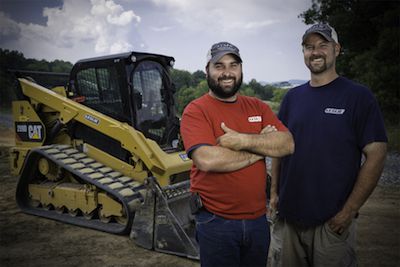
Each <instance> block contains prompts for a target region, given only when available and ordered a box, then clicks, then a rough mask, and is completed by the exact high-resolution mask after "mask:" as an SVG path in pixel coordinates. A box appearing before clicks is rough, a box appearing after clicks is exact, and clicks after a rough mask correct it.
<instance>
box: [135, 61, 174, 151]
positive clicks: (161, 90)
mask: <svg viewBox="0 0 400 267" xmlns="http://www.w3.org/2000/svg"><path fill="white" fill-rule="evenodd" d="M164 72H165V70H164V69H163V67H162V66H161V65H160V64H159V63H157V62H154V61H143V62H141V63H139V65H138V66H137V67H136V68H135V71H134V72H133V79H132V81H133V91H134V92H133V95H134V101H135V104H136V105H135V107H136V119H137V124H136V127H137V128H138V130H140V131H142V132H143V134H144V135H145V136H146V137H147V138H151V139H153V140H154V141H156V142H157V143H159V144H160V145H163V144H161V142H162V140H163V137H164V134H165V129H166V126H167V116H168V109H167V106H166V104H165V102H164V96H165V95H166V94H165V93H166V88H165V84H164V82H165V77H164V75H165V73H164Z"/></svg>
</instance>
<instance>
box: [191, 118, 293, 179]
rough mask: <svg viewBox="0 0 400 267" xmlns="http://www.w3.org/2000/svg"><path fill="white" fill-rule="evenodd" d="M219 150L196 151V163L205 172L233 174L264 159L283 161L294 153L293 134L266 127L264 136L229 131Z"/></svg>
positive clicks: (223, 125)
mask: <svg viewBox="0 0 400 267" xmlns="http://www.w3.org/2000/svg"><path fill="white" fill-rule="evenodd" d="M221 128H222V129H223V130H224V132H225V134H224V135H222V136H220V137H219V138H218V140H217V141H218V142H217V143H218V145H216V146H201V147H199V148H197V149H196V150H194V151H193V153H192V160H193V162H194V163H195V164H196V166H197V168H198V169H199V170H201V171H213V172H230V171H236V170H239V169H241V168H244V167H247V166H250V165H252V164H253V163H255V162H256V161H258V160H261V159H264V157H266V156H269V157H283V156H285V155H288V154H292V153H293V152H294V141H293V137H292V135H291V133H290V132H281V131H276V129H275V127H274V126H270V125H268V126H266V127H265V128H264V129H263V130H262V131H261V132H260V134H244V133H239V132H236V131H234V130H232V129H230V128H228V127H227V126H226V125H225V124H224V123H222V124H221Z"/></svg>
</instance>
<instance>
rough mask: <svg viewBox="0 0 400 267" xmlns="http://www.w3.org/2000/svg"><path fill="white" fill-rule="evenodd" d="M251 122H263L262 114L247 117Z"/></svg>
mask: <svg viewBox="0 0 400 267" xmlns="http://www.w3.org/2000/svg"><path fill="white" fill-rule="evenodd" d="M247 119H248V121H249V122H262V117H261V116H252V117H248V118H247Z"/></svg>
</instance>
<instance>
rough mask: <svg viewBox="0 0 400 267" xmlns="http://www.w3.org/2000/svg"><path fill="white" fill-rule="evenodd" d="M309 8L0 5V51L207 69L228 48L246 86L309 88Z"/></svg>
mask: <svg viewBox="0 0 400 267" xmlns="http://www.w3.org/2000/svg"><path fill="white" fill-rule="evenodd" d="M311 4H312V2H311V0H246V1H244V0H0V48H2V49H9V50H17V51H19V52H22V53H23V54H24V56H25V57H26V58H35V59H38V60H41V59H45V60H48V61H53V60H55V59H60V60H65V61H70V62H71V63H72V64H74V63H75V62H76V61H77V60H79V59H83V58H90V57H97V56H103V55H110V54H115V53H122V52H127V51H138V52H149V53H156V54H163V55H167V56H172V57H174V58H175V66H174V68H176V69H180V70H187V71H189V72H194V71H196V70H203V71H204V69H205V65H206V55H207V52H208V50H209V49H210V47H211V45H212V44H214V43H217V42H220V41H228V42H231V43H232V44H234V45H236V46H237V47H238V48H239V50H240V54H241V57H242V60H243V74H244V81H247V82H248V81H250V80H251V79H256V80H257V81H259V82H278V81H286V80H290V79H300V80H309V71H308V69H307V68H306V66H305V65H304V61H303V55H302V51H301V45H300V44H301V38H302V35H303V33H304V32H305V30H306V29H307V28H308V27H309V26H307V25H305V24H304V23H303V22H302V20H301V18H299V17H298V16H299V14H301V13H302V12H303V11H305V10H307V9H309V8H310V7H311Z"/></svg>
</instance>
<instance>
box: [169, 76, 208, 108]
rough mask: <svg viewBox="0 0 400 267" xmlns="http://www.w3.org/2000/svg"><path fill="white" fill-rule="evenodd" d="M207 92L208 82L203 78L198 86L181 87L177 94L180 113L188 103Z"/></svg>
mask: <svg viewBox="0 0 400 267" xmlns="http://www.w3.org/2000/svg"><path fill="white" fill-rule="evenodd" d="M207 92H208V84H207V81H206V80H202V81H201V82H200V83H199V84H198V85H197V86H196V87H183V88H181V89H180V90H179V91H178V92H177V93H176V95H175V97H176V103H177V110H178V113H180V114H182V112H183V110H184V109H185V107H186V106H187V104H189V103H190V102H191V101H193V100H194V99H196V98H199V97H200V96H202V95H203V94H205V93H207Z"/></svg>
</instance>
